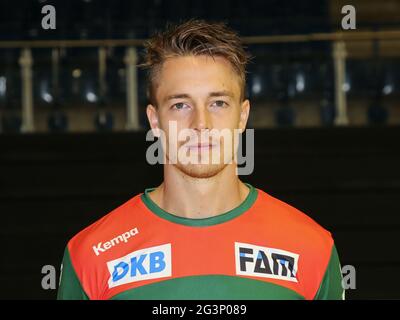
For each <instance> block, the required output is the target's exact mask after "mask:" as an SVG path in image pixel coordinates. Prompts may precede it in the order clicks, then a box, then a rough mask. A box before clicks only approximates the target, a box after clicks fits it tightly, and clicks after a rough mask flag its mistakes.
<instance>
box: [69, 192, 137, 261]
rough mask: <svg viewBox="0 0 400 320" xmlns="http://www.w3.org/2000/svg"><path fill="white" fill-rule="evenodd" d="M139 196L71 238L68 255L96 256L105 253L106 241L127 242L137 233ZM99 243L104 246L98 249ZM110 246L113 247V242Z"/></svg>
mask: <svg viewBox="0 0 400 320" xmlns="http://www.w3.org/2000/svg"><path fill="white" fill-rule="evenodd" d="M140 196H141V194H138V195H136V196H134V197H132V198H131V199H129V200H128V201H126V202H125V203H123V204H122V205H120V206H118V207H117V208H115V209H114V210H112V211H111V212H109V213H108V214H106V215H105V216H103V217H102V218H101V219H99V220H97V221H96V222H94V223H92V224H91V225H89V226H88V227H86V228H84V229H83V230H81V231H80V232H79V233H77V234H76V235H75V236H73V237H72V238H71V239H70V241H69V242H68V246H67V247H68V250H69V252H70V255H71V256H78V255H80V254H79V253H81V252H82V254H84V255H88V254H89V253H90V254H91V255H94V256H98V255H100V254H101V253H103V252H105V251H107V249H108V243H107V242H108V241H111V240H113V239H114V240H115V241H119V240H122V241H127V239H128V238H129V237H132V236H134V234H135V233H136V232H138V230H137V226H136V225H135V221H136V220H137V219H138V218H139V216H140V215H139V214H138V212H139V210H140V209H141V207H140V203H141V201H140ZM99 242H101V243H105V244H106V246H105V247H98V246H97V245H98V243H99ZM110 245H114V242H113V243H110ZM96 247H97V248H98V249H97V250H96Z"/></svg>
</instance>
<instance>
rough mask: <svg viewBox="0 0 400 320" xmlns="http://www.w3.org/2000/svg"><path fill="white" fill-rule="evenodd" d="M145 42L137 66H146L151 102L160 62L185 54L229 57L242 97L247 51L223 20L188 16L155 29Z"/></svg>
mask: <svg viewBox="0 0 400 320" xmlns="http://www.w3.org/2000/svg"><path fill="white" fill-rule="evenodd" d="M144 46H145V55H144V62H143V63H142V64H140V65H139V66H140V67H143V68H145V69H147V96H148V98H149V100H150V103H152V104H153V105H154V106H156V99H155V89H156V86H157V83H156V81H155V80H156V76H157V74H158V72H159V71H160V70H161V68H162V65H163V63H164V62H165V60H166V59H168V58H171V57H177V56H187V55H208V56H211V57H214V56H219V57H223V58H225V59H226V60H228V61H229V62H230V64H231V65H232V67H233V69H234V71H235V72H236V74H237V75H238V76H239V78H240V82H241V83H240V84H241V97H240V99H241V100H242V99H243V98H244V88H245V83H246V64H247V63H248V61H249V59H250V55H249V54H248V53H247V52H246V51H245V49H244V46H243V44H242V42H241V40H240V38H239V36H238V34H237V33H235V32H234V31H233V30H231V29H229V28H228V27H227V26H226V24H225V23H222V22H218V23H211V22H206V21H204V20H195V19H191V20H188V21H186V22H184V23H181V24H179V25H171V24H167V28H166V30H165V31H164V32H158V33H156V34H155V35H154V36H153V37H152V38H151V39H150V40H147V41H146V42H145V44H144Z"/></svg>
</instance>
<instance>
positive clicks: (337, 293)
mask: <svg viewBox="0 0 400 320" xmlns="http://www.w3.org/2000/svg"><path fill="white" fill-rule="evenodd" d="M344 294H345V292H344V289H343V286H342V271H341V267H340V261H339V256H338V253H337V250H336V246H335V245H333V247H332V252H331V256H330V259H329V263H328V267H327V268H326V271H325V275H324V278H323V279H322V282H321V285H320V287H319V290H318V292H317V294H316V296H315V298H314V300H344Z"/></svg>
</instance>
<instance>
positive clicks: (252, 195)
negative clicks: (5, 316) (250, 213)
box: [141, 183, 257, 227]
mask: <svg viewBox="0 0 400 320" xmlns="http://www.w3.org/2000/svg"><path fill="white" fill-rule="evenodd" d="M245 185H246V186H247V187H248V188H249V189H250V192H249V193H248V195H247V197H246V199H244V201H243V202H242V203H241V204H240V205H239V206H237V207H236V208H234V209H232V210H229V211H227V212H225V213H222V214H219V215H216V216H214V217H209V218H202V219H191V218H184V217H179V216H177V215H174V214H172V213H169V212H167V211H165V210H163V209H162V208H161V207H159V206H158V205H157V204H156V203H155V202H154V201H153V200H152V199H151V198H150V197H149V193H150V192H152V191H153V190H154V189H155V188H147V189H145V191H144V193H143V194H142V195H141V199H142V201H143V203H144V204H145V205H146V207H147V208H148V209H149V210H150V211H151V212H153V213H154V214H156V215H157V216H159V217H160V218H162V219H165V220H168V221H170V222H174V223H178V224H182V225H186V226H193V227H205V226H212V225H216V224H221V223H224V222H227V221H229V220H232V219H234V218H236V217H238V216H240V215H241V214H243V213H244V212H246V211H247V210H248V209H249V208H250V207H251V206H252V205H253V203H254V202H255V201H256V199H257V189H256V188H254V187H253V186H252V185H250V184H249V183H245Z"/></svg>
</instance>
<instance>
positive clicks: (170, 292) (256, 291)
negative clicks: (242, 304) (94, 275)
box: [111, 275, 304, 300]
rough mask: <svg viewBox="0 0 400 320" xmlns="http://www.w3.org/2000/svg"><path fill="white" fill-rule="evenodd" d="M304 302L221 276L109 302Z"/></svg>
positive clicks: (175, 282) (159, 286)
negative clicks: (208, 300)
mask: <svg viewBox="0 0 400 320" xmlns="http://www.w3.org/2000/svg"><path fill="white" fill-rule="evenodd" d="M157 299H159V300H207V299H210V300H240V299H242V300H249V299H251V300H304V297H302V296H301V295H299V294H298V293H296V292H295V291H293V290H290V289H287V288H285V287H282V286H278V285H275V284H273V283H269V282H264V281H258V280H254V279H249V278H242V277H232V276H224V275H206V276H190V277H184V278H176V279H170V280H165V281H160V282H156V283H152V284H150V285H146V286H142V287H138V288H134V289H130V290H127V291H124V292H122V293H119V294H117V295H115V296H114V297H112V298H111V300H157Z"/></svg>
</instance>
